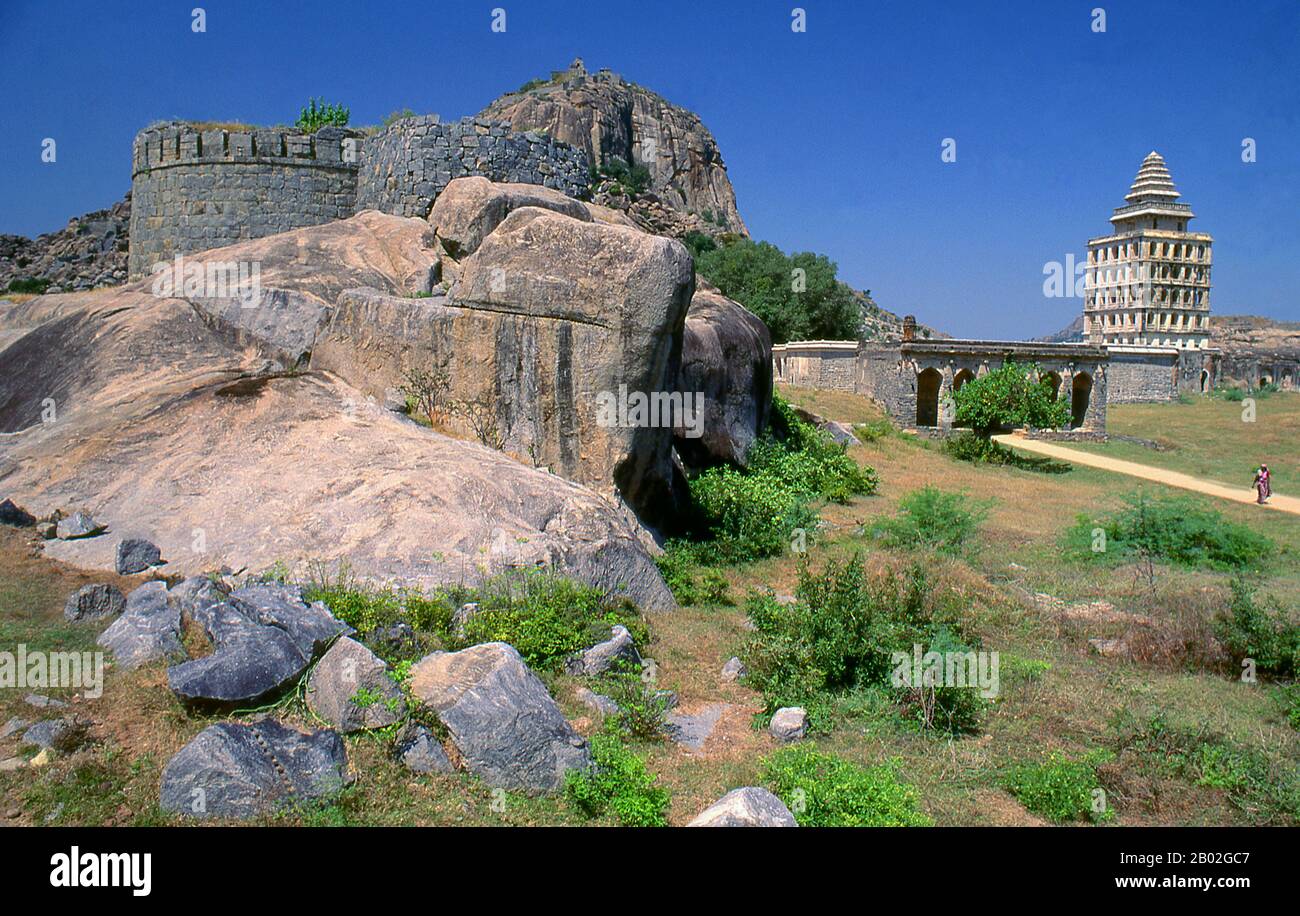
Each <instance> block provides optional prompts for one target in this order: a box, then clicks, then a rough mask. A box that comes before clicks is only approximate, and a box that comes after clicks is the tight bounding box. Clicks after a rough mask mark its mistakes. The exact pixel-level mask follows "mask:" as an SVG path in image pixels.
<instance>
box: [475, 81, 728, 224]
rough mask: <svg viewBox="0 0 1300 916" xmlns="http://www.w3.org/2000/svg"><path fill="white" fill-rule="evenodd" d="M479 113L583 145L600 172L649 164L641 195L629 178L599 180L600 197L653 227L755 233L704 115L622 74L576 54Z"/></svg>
mask: <svg viewBox="0 0 1300 916" xmlns="http://www.w3.org/2000/svg"><path fill="white" fill-rule="evenodd" d="M479 115H480V117H484V118H490V119H493V120H501V121H508V122H510V124H511V125H512V126H513V127H514V129H515V130H535V131H543V132H545V133H547V134H548V135H550V136H551V137H553V138H555V139H556V140H561V141H563V142H565V143H569V144H571V145H573V146H576V147H578V148H579V149H583V150H585V151H586V152H587V155H588V157H589V159H590V161H591V162H592V163H593V165H594V166H595V167H596V168H597V169H599V170H607V169H609V168H610V166H611V164H613V163H614V162H615V160H618V161H619V162H620V163H621V164H623V165H625V166H636V165H643V166H644V167H645V168H646V169H647V170H648V173H649V174H648V181H647V183H646V186H645V187H644V189H637V190H638V192H639V193H635V194H626V193H624V192H626V191H627V190H629V189H628V188H627V187H626V182H620V181H618V180H617V179H615V180H613V181H609V182H597V186H596V188H595V189H594V191H595V199H596V201H597V202H598V203H604V204H606V205H611V206H614V207H615V208H616V209H625V210H630V211H631V213H632V215H633V216H634V217H635V216H639V217H640V219H638V222H642V223H644V224H646V226H647V228H650V229H651V230H652V231H656V232H660V233H662V234H665V235H682V234H684V233H685V232H687V231H690V230H692V229H694V230H696V231H701V232H705V233H708V234H710V235H716V234H720V233H725V232H734V233H738V234H741V235H745V234H747V230H746V228H745V223H744V221H743V220H742V219H741V217H740V212H739V211H738V210H737V209H736V194H735V191H733V190H732V187H731V181H730V180H729V179H728V177H727V167H726V165H725V164H724V163H723V161H722V153H721V152H720V151H719V150H718V144H717V141H715V140H714V139H713V134H711V133H710V132H709V130H708V128H707V127H705V126H704V124H703V122H702V121H701V120H700V118H699V116H698V115H696V114H694V113H693V112H690V111H687V110H686V109H684V108H681V107H679V106H676V105H673V104H672V103H671V102H669V101H667V100H666V99H664V98H663V97H662V96H660V95H657V94H656V93H654V92H651V91H650V90H649V89H646V88H644V87H642V86H638V85H636V84H635V83H632V82H629V81H628V80H625V79H623V78H622V77H621V76H619V75H618V74H616V73H612V72H610V71H609V70H601V71H600V72H598V73H594V74H592V73H588V72H587V71H586V68H585V66H584V65H583V63H582V61H581V59H579V60H575V61H574V62H573V64H572V65H571V66H570V67H569V68H568V69H567V70H559V71H555V72H554V73H552V74H551V78H550V79H548V80H536V81H533V82H531V83H528V84H526V85H525V86H523V87H522V88H521V89H520V90H518V91H516V92H511V93H508V94H507V95H504V96H502V97H501V98H499V99H497V100H496V101H494V102H492V104H490V105H488V106H487V108H485V109H483V111H482V112H480V113H479ZM616 167H617V166H616ZM620 198H628V199H626V200H622V199H620ZM620 204H622V205H621V206H620Z"/></svg>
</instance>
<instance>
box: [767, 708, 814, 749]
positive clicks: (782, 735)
mask: <svg viewBox="0 0 1300 916" xmlns="http://www.w3.org/2000/svg"><path fill="white" fill-rule="evenodd" d="M767 730H768V732H770V733H771V735H772V737H773V738H775V739H776V740H778V741H799V740H800V739H802V738H803V737H804V735H806V734H807V733H808V712H807V711H806V710H805V709H804V708H803V707H802V706H786V707H784V708H782V709H778V710H777V711H776V713H775V714H774V715H773V716H772V723H771V725H769V726H768V729H767Z"/></svg>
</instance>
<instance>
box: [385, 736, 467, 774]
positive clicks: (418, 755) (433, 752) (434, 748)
mask: <svg viewBox="0 0 1300 916" xmlns="http://www.w3.org/2000/svg"><path fill="white" fill-rule="evenodd" d="M394 750H395V751H396V753H397V758H398V759H399V760H401V761H402V763H404V764H405V765H406V768H407V769H408V770H410V771H411V772H412V773H454V772H455V771H456V768H455V767H454V766H452V764H451V759H450V758H449V757H448V756H447V752H446V751H444V750H443V749H442V745H441V744H440V743H439V742H438V739H437V737H435V736H434V734H433V732H431V731H429V730H428V729H427V728H425V727H424V726H423V725H408V726H407V727H406V728H405V729H403V730H402V733H401V734H400V735H399V736H398V738H397V742H396V744H395V745H394Z"/></svg>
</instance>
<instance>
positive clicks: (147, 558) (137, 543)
mask: <svg viewBox="0 0 1300 916" xmlns="http://www.w3.org/2000/svg"><path fill="white" fill-rule="evenodd" d="M161 562H162V551H160V550H159V549H158V545H156V544H153V543H151V542H150V541H146V540H145V539H144V538H127V539H126V540H124V541H122V542H120V543H119V544H118V545H117V560H116V569H117V572H118V575H121V576H130V575H133V574H135V573H138V572H144V571H145V570H146V569H148V568H149V567H150V566H157V565H158V564H159V563H161Z"/></svg>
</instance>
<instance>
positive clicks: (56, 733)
mask: <svg viewBox="0 0 1300 916" xmlns="http://www.w3.org/2000/svg"><path fill="white" fill-rule="evenodd" d="M89 727H90V723H89V722H86V721H84V720H81V719H74V718H72V717H65V718H62V719H46V720H45V721H43V722H37V723H36V724H35V725H33V726H32V727H31V728H29V729H27V731H25V732H23V743H24V744H35V745H37V746H38V747H43V748H47V749H50V750H55V751H60V752H62V753H64V754H70V753H72V752H73V751H75V750H76V749H77V748H79V747H81V746H82V745H83V744H85V743H86V731H87V729H88V728H89Z"/></svg>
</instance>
